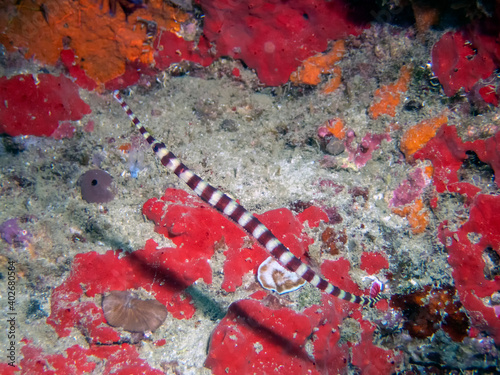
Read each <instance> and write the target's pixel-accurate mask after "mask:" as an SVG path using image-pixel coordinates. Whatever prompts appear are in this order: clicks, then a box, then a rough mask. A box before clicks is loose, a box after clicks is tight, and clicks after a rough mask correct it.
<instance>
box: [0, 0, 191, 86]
mask: <svg viewBox="0 0 500 375" xmlns="http://www.w3.org/2000/svg"><path fill="white" fill-rule="evenodd" d="M4 3H5V4H4V6H5V7H6V11H5V12H0V43H2V44H3V45H4V46H5V47H6V48H7V50H9V51H15V50H20V51H23V53H24V55H25V57H26V58H35V59H37V60H38V61H40V62H42V63H45V64H49V65H54V64H55V63H56V62H57V61H58V59H59V56H60V53H61V51H62V50H63V49H64V48H71V49H73V50H74V51H75V55H76V56H77V63H78V64H79V65H80V66H81V67H82V68H83V69H84V70H85V72H86V73H87V75H88V76H89V77H90V78H92V79H93V80H95V81H96V82H98V83H104V82H107V81H109V80H111V79H113V78H116V77H118V76H120V75H122V74H123V73H124V72H125V64H126V62H127V60H128V61H135V60H140V61H141V62H143V63H152V62H153V51H152V48H150V47H149V46H148V45H144V42H145V41H146V40H147V36H146V29H145V28H142V27H140V23H138V21H137V19H138V18H139V17H140V18H141V19H143V20H152V21H154V22H155V23H156V24H157V28H158V30H165V31H172V32H177V31H179V30H180V22H184V21H186V20H187V18H188V16H187V15H186V14H185V13H183V12H181V11H179V10H177V9H174V8H173V7H170V6H168V5H167V4H164V3H163V2H162V1H160V0H150V1H149V3H148V7H147V9H146V8H144V9H138V10H137V11H135V12H134V13H133V14H132V15H130V16H129V17H128V22H127V20H126V19H125V14H124V13H123V12H122V10H121V8H120V7H118V9H117V13H116V15H114V16H113V15H110V14H109V8H108V5H107V4H108V2H107V1H104V2H99V1H94V0H80V1H66V0H54V1H50V2H46V1H43V0H34V1H32V2H30V4H29V5H27V4H26V5H25V4H24V3H21V4H19V2H17V1H16V0H6V1H5V2H4ZM101 4H103V5H104V6H102V7H101V6H100V5H101Z"/></svg>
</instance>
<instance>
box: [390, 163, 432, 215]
mask: <svg viewBox="0 0 500 375" xmlns="http://www.w3.org/2000/svg"><path fill="white" fill-rule="evenodd" d="M430 181H431V180H430V179H429V178H428V177H427V176H426V175H425V171H424V170H423V169H422V168H417V169H415V170H414V171H412V172H411V173H410V174H409V175H408V179H407V180H405V181H403V182H402V183H401V184H400V185H399V186H398V187H397V188H396V190H394V195H393V197H392V199H391V201H390V205H391V206H393V207H397V206H404V205H406V204H409V203H411V202H413V201H414V200H415V199H416V198H417V197H419V196H420V195H421V194H422V192H423V191H424V189H425V187H426V186H427V185H429V183H430Z"/></svg>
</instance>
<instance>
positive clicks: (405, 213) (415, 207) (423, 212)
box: [392, 198, 429, 234]
mask: <svg viewBox="0 0 500 375" xmlns="http://www.w3.org/2000/svg"><path fill="white" fill-rule="evenodd" d="M392 212H394V213H395V214H396V215H399V216H402V217H406V218H407V219H408V223H409V224H410V226H411V228H412V229H411V230H412V232H413V234H418V233H422V232H423V231H425V228H426V227H427V225H428V224H429V212H428V210H427V209H426V208H424V203H423V201H422V199H421V198H419V199H416V200H415V202H413V203H412V204H410V205H407V206H405V207H402V208H393V209H392Z"/></svg>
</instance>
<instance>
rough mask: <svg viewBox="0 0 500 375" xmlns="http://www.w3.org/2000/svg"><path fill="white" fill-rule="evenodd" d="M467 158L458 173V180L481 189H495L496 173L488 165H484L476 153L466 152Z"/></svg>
mask: <svg viewBox="0 0 500 375" xmlns="http://www.w3.org/2000/svg"><path fill="white" fill-rule="evenodd" d="M465 153H466V155H467V158H466V159H465V160H464V162H463V163H462V166H461V167H460V169H459V170H458V171H457V176H458V180H459V181H461V182H468V183H470V184H472V185H475V186H477V187H479V188H481V189H491V188H494V184H493V182H494V181H495V172H494V171H493V168H491V166H490V165H489V164H487V163H484V162H483V161H482V160H481V159H479V157H478V156H477V154H476V153H475V152H474V151H470V150H469V151H466V152H465Z"/></svg>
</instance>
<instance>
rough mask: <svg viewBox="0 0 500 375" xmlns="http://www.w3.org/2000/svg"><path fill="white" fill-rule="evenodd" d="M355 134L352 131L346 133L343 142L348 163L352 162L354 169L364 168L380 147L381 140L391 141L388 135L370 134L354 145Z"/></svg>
mask: <svg viewBox="0 0 500 375" xmlns="http://www.w3.org/2000/svg"><path fill="white" fill-rule="evenodd" d="M355 138H356V134H355V133H354V131H353V130H351V129H349V130H348V131H347V137H346V141H345V146H346V150H347V152H348V153H349V161H352V162H354V164H356V167H358V168H361V167H364V166H365V164H366V163H368V161H369V160H370V159H371V158H372V153H373V151H375V150H376V149H378V148H379V147H380V144H381V143H382V140H384V139H385V140H386V141H387V142H390V141H391V137H390V136H389V135H388V134H371V133H367V134H366V135H365V136H364V137H363V139H362V140H361V142H360V143H359V144H357V145H356V144H355V142H354V139H355Z"/></svg>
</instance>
